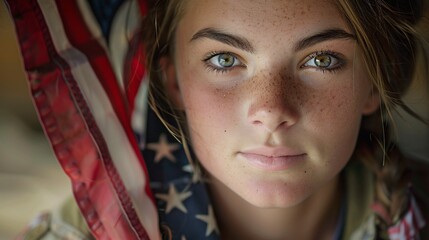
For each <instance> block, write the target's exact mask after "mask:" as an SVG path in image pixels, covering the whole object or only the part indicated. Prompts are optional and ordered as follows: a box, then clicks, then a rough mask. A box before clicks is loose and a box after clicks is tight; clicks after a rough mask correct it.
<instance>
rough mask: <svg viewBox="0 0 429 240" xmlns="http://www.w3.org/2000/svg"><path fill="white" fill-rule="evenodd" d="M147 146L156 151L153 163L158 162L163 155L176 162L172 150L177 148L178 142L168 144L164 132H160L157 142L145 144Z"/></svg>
mask: <svg viewBox="0 0 429 240" xmlns="http://www.w3.org/2000/svg"><path fill="white" fill-rule="evenodd" d="M147 148H148V149H150V150H152V151H155V152H156V155H155V163H159V162H160V161H161V160H162V158H164V157H165V158H167V159H168V160H170V161H171V162H176V158H175V157H174V155H173V154H172V152H174V151H176V150H177V149H179V144H177V143H171V144H170V143H169V142H168V141H167V136H166V135H165V134H164V133H161V135H160V136H159V141H158V143H149V144H148V145H147Z"/></svg>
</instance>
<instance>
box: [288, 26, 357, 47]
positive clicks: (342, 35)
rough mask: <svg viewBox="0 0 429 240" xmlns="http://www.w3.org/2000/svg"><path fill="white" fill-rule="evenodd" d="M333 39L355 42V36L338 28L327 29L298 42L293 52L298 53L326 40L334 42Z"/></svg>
mask: <svg viewBox="0 0 429 240" xmlns="http://www.w3.org/2000/svg"><path fill="white" fill-rule="evenodd" d="M334 39H352V40H356V36H355V35H353V34H351V33H348V32H346V31H344V30H342V29H338V28H334V29H327V30H324V31H322V32H319V33H317V34H315V35H312V36H309V37H306V38H304V39H302V40H300V41H299V42H298V43H297V44H296V46H295V51H300V50H303V49H305V48H308V47H310V46H313V45H315V44H316V43H320V42H323V41H328V40H334Z"/></svg>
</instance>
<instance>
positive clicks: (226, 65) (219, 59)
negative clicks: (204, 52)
mask: <svg viewBox="0 0 429 240" xmlns="http://www.w3.org/2000/svg"><path fill="white" fill-rule="evenodd" d="M204 62H206V64H207V66H208V67H210V68H212V69H213V70H220V71H226V70H229V69H230V68H233V67H235V66H242V65H243V63H242V62H241V61H240V60H239V59H238V58H237V57H236V56H235V55H234V54H232V53H228V52H226V53H214V54H212V55H210V56H209V57H207V58H206V59H204Z"/></svg>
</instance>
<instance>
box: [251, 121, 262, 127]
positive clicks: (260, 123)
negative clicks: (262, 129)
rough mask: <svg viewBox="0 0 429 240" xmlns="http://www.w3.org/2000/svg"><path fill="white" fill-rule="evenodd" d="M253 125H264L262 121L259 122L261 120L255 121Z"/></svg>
mask: <svg viewBox="0 0 429 240" xmlns="http://www.w3.org/2000/svg"><path fill="white" fill-rule="evenodd" d="M252 123H253V124H254V125H256V126H261V125H262V122H261V121H259V120H254V121H253V122H252Z"/></svg>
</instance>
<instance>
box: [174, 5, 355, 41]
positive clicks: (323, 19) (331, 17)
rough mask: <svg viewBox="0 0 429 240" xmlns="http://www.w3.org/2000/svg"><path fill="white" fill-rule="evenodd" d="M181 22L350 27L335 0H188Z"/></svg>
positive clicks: (281, 28)
mask: <svg viewBox="0 0 429 240" xmlns="http://www.w3.org/2000/svg"><path fill="white" fill-rule="evenodd" d="M180 25H182V26H185V27H184V28H185V29H186V30H187V31H193V30H194V31H195V30H197V29H201V28H204V27H213V28H222V29H224V30H227V31H228V30H229V32H235V31H237V30H238V31H240V32H248V33H260V32H262V31H263V32H264V33H265V34H267V33H270V32H271V33H272V34H274V35H275V34H279V33H286V34H287V33H290V34H307V32H311V31H313V29H316V30H317V29H319V30H320V28H328V27H331V28H342V29H347V26H346V23H345V21H344V19H343V18H342V16H341V14H340V12H339V11H338V7H337V5H336V3H335V0H233V1H230V0H188V1H186V3H185V4H184V5H183V15H182V19H181V21H180V24H179V26H180ZM182 30H183V29H182Z"/></svg>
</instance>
